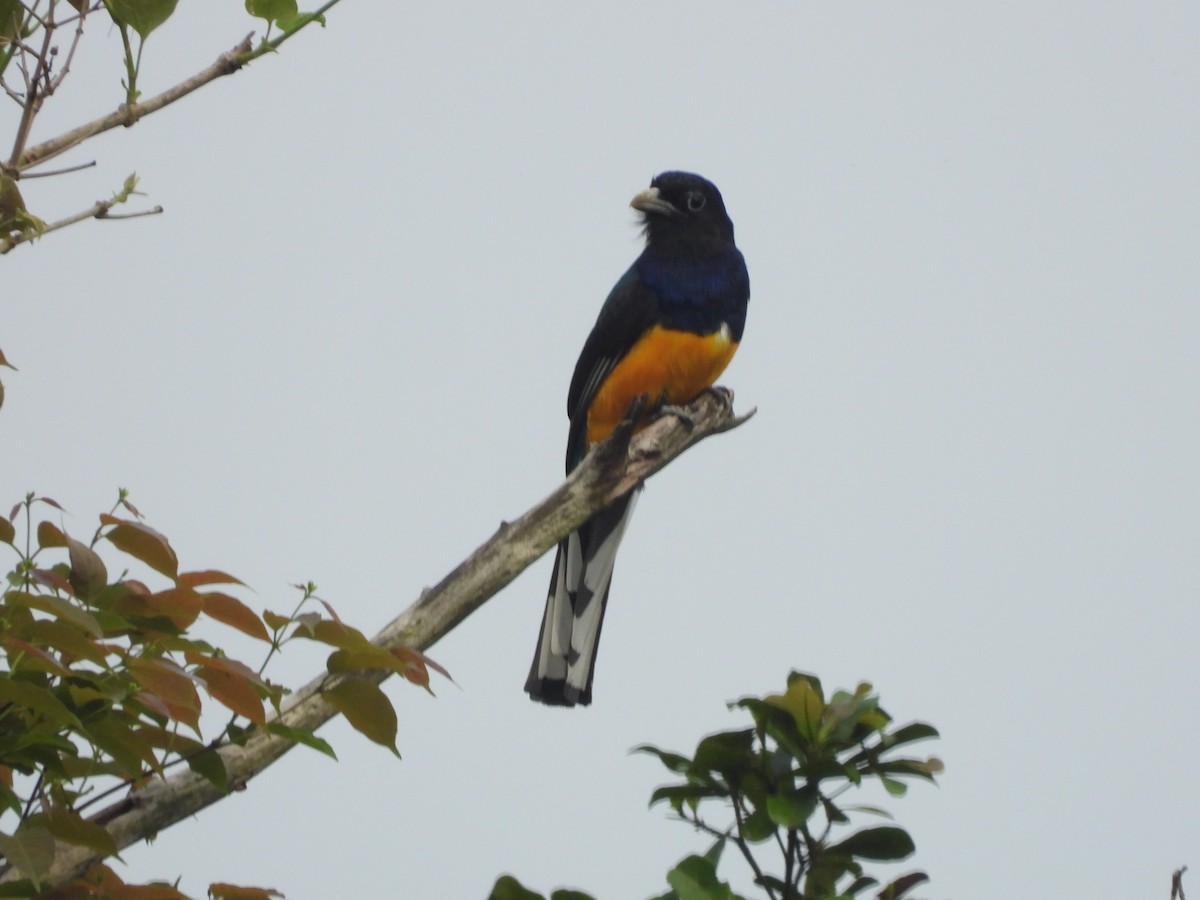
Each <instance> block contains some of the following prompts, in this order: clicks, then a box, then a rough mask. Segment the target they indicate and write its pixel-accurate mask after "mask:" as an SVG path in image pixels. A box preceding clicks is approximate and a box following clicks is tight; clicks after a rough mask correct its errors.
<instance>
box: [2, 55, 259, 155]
mask: <svg viewBox="0 0 1200 900" xmlns="http://www.w3.org/2000/svg"><path fill="white" fill-rule="evenodd" d="M253 36H254V35H253V34H248V35H246V36H245V37H244V38H243V39H242V41H241V42H240V43H239V44H238V45H237V46H236V47H234V48H233V49H232V50H226V51H225V52H224V53H222V54H221V55H220V56H218V57H217V60H216V62H214V63H213V64H212V65H211V66H209V67H208V68H207V69H204V70H203V71H200V72H197V73H196V74H195V75H193V76H192V77H191V78H188V79H186V80H184V81H181V82H179V84H177V85H175V86H174V87H173V88H168V89H167V90H165V91H163V92H162V93H161V94H158V95H156V96H154V97H151V98H150V99H149V100H147V101H146V102H145V103H132V104H122V105H121V106H120V107H118V108H117V109H116V110H115V111H113V112H111V113H109V114H108V115H106V116H101V117H100V118H98V119H93V120H92V121H91V122H87V123H86V124H84V125H80V126H79V127H78V128H72V129H71V130H70V131H68V132H65V133H63V134H60V135H59V136H58V137H56V138H51V139H50V140H48V141H43V142H42V143H40V144H37V145H36V146H34V147H30V148H29V149H28V150H26V151H25V152H23V153H22V154H21V155H20V156H19V157H17V158H15V159H14V160H13V164H12V167H13V168H14V169H16V170H18V171H21V170H23V169H28V168H30V167H32V166H36V165H38V164H39V163H44V162H45V161H46V160H48V159H53V158H54V157H56V156H58V155H59V154H60V153H65V152H66V151H68V150H70V149H71V148H72V147H76V146H78V145H79V144H82V143H83V142H84V141H86V140H87V139H88V138H91V137H95V136H96V135H98V134H102V133H104V132H105V131H108V130H110V129H112V128H116V127H117V126H118V125H125V126H127V127H128V126H130V125H132V124H133V123H134V122H136V121H137V120H138V119H141V118H143V117H144V116H148V115H150V113H152V112H157V111H158V110H160V109H162V108H163V107H164V106H166V105H168V104H170V103H174V102H175V101H176V100H179V99H181V98H183V97H186V96H187V95H188V94H190V93H192V91H194V90H196V89H197V88H202V87H204V85H206V84H208V83H209V82H210V81H215V80H216V79H218V78H220V77H221V76H222V75H232V74H233V73H234V72H236V71H237V70H238V69H240V68H241V67H242V65H243V64H244V62H245V61H246V60H245V58H246V57H248V56H249V55H250V54H251V53H252V52H253V51H252V50H251V43H250V39H251V38H252V37H253Z"/></svg>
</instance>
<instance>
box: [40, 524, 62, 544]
mask: <svg viewBox="0 0 1200 900" xmlns="http://www.w3.org/2000/svg"><path fill="white" fill-rule="evenodd" d="M37 542H38V546H39V547H65V546H67V536H66V535H65V534H63V533H62V532H61V531H59V529H58V528H57V527H56V526H54V525H51V524H50V523H49V522H38V527H37Z"/></svg>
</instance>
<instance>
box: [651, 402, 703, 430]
mask: <svg viewBox="0 0 1200 900" xmlns="http://www.w3.org/2000/svg"><path fill="white" fill-rule="evenodd" d="M666 416H674V417H675V418H676V419H678V420H679V421H680V422H682V423H683V424H684V425H685V426H686V427H687V429H688V431H691V430H692V429H693V428H695V427H696V420H695V419H694V418H692V414H691V413H690V412H688V410H687V407H684V406H676V405H675V404H674V403H665V404H663V405H662V406H660V407H659V408H658V409H656V410H655V411H654V419H655V421H657V420H658V419H661V418H664V417H666Z"/></svg>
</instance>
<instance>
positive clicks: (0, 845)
mask: <svg viewBox="0 0 1200 900" xmlns="http://www.w3.org/2000/svg"><path fill="white" fill-rule="evenodd" d="M0 853H3V854H4V857H5V859H7V860H8V861H9V862H10V863H12V864H13V865H14V866H15V867H16V868H17V869H18V870H20V872H21V873H22V874H23V875H28V876H29V877H30V878H32V879H33V881H34V883H35V884H36V883H37V882H38V880H39V879H40V878H41V877H42V876H43V875H45V874H46V873H47V872H49V871H50V866H51V865H52V864H53V863H54V836H53V835H52V834H50V832H49V831H47V830H46V829H45V828H42V827H40V826H37V825H34V826H32V827H30V828H18V829H17V833H16V834H14V835H11V836H10V835H7V834H0Z"/></svg>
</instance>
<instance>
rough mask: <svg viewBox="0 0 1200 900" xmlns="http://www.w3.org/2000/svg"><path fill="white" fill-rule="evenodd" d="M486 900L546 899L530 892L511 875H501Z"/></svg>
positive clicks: (534, 892)
mask: <svg viewBox="0 0 1200 900" xmlns="http://www.w3.org/2000/svg"><path fill="white" fill-rule="evenodd" d="M488 900H546V898H545V897H544V896H543V895H542V894H539V893H537V891H531V890H529V888H527V887H525V885H523V884H521V882H519V881H517V879H515V878H513V877H512V876H511V875H501V876H500V877H499V878H497V879H496V883H495V885H493V886H492V892H491V893H490V894H488Z"/></svg>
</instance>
